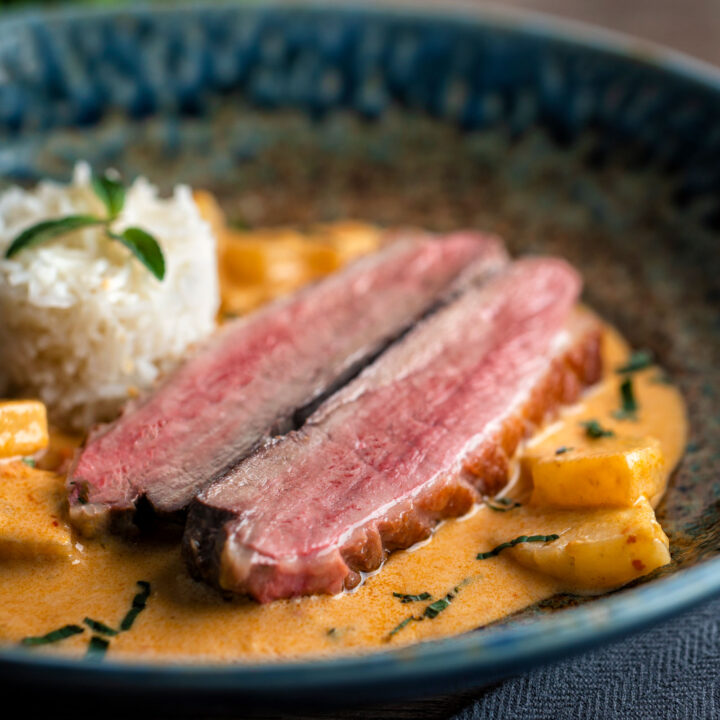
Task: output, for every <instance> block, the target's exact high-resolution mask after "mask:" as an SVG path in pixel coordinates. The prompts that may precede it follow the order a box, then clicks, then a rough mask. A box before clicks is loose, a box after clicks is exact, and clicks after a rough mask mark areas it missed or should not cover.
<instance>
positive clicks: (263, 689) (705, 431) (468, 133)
mask: <svg viewBox="0 0 720 720" xmlns="http://www.w3.org/2000/svg"><path fill="white" fill-rule="evenodd" d="M78 159H89V160H90V161H91V162H92V163H94V164H95V165H96V166H98V167H100V168H104V167H106V166H108V165H112V166H115V167H118V168H119V169H121V170H122V171H123V172H124V173H126V174H127V175H129V176H131V175H134V174H136V173H144V174H147V175H148V176H150V177H152V178H153V179H156V180H158V181H159V182H160V183H161V184H164V185H165V186H169V185H170V184H172V183H173V182H175V181H177V180H183V181H186V182H189V183H190V184H192V185H195V186H202V187H207V188H209V189H211V190H213V191H215V192H216V193H218V195H219V197H220V198H221V199H222V201H223V203H224V205H225V208H226V210H227V211H228V213H229V215H230V217H231V218H234V219H235V220H238V221H243V222H245V223H249V224H277V223H285V222H299V223H305V222H310V221H315V220H323V219H332V218H340V217H347V216H353V217H360V218H366V219H368V220H371V221H375V222H378V223H382V224H389V225H390V224H391V225H395V224H415V225H423V226H428V227H432V228H438V229H443V228H452V227H457V226H474V227H478V228H484V229H488V230H493V231H496V232H498V233H500V234H501V235H503V236H504V237H505V238H506V239H507V241H508V243H509V244H510V247H511V249H512V250H513V251H514V252H527V251H543V252H552V253H559V254H562V255H564V256H566V257H568V258H569V259H570V260H571V261H572V262H573V263H575V264H577V265H578V266H579V267H581V268H582V270H583V271H584V273H585V277H586V280H587V289H586V299H587V301H588V302H589V303H591V304H592V305H593V306H594V307H596V308H597V309H598V310H599V311H601V312H602V313H603V314H604V315H605V316H606V317H607V318H608V319H610V320H611V321H613V322H615V323H616V324H617V325H618V326H619V327H620V328H621V330H622V331H624V332H625V334H626V335H627V336H628V337H629V338H630V339H631V340H632V341H633V343H634V344H635V345H636V346H647V347H650V348H652V349H653V350H654V351H655V352H656V353H657V355H658V356H659V358H660V359H661V361H662V362H663V364H664V366H665V367H666V368H667V370H668V372H669V373H670V374H671V375H672V377H673V378H674V379H676V380H677V382H678V383H679V384H680V385H681V387H682V389H683V391H684V393H685V396H686V397H687V400H688V403H689V406H690V414H691V425H692V436H691V442H690V444H689V446H688V448H687V454H686V456H685V459H684V460H683V462H682V465H681V467H680V468H679V470H678V472H677V473H676V475H675V478H674V481H673V483H672V487H671V489H670V491H669V492H668V495H667V498H666V499H665V501H664V503H663V505H662V507H661V508H660V516H661V520H662V524H663V526H664V527H665V529H666V530H667V533H668V535H669V536H670V539H671V544H672V555H673V564H672V566H671V567H669V568H667V569H664V570H663V571H662V572H660V573H657V574H656V575H654V576H653V577H651V578H647V579H645V580H644V581H643V582H641V583H637V584H635V585H634V586H633V587H630V588H626V589H623V590H621V591H619V592H616V593H613V594H611V595H609V596H606V597H603V598H600V599H593V600H579V599H577V598H556V599H553V601H551V602H545V603H542V604H541V605H540V606H537V607H534V608H531V609H529V610H527V611H525V612H524V613H522V614H521V616H519V617H517V616H516V617H514V618H511V619H510V620H509V621H505V622H503V623H499V624H497V625H493V626H491V627H488V628H483V629H481V630H479V631H477V632H474V633H469V634H466V635H464V636H461V637H457V638H452V639H448V640H444V641H439V642H430V643H425V644H421V645H418V646H414V647H410V648H406V649H402V650H398V651H394V652H385V653H378V654H374V655H369V656H359V657H347V658H341V659H334V660H332V661H316V662H300V663H283V664H274V665H261V666H247V665H238V666H222V667H203V668H194V667H191V666H188V665H181V666H172V667H167V666H161V667H156V666H148V665H142V664H134V665H126V664H119V663H115V662H113V661H112V660H108V661H106V662H105V663H103V664H102V665H97V664H88V663H86V662H81V661H68V660H62V659H47V658H44V657H42V656H37V655H30V654H28V653H23V652H20V651H18V650H14V649H5V650H2V651H0V669H1V670H2V673H3V676H4V678H6V679H10V678H11V679H12V682H13V683H15V684H17V685H18V686H22V685H30V684H32V685H34V686H36V687H37V686H39V685H42V686H45V687H48V688H50V687H54V688H61V687H64V688H66V689H68V688H70V689H72V688H78V687H79V686H80V685H81V686H82V688H83V690H84V692H92V691H98V692H103V693H105V694H106V695H107V694H108V693H111V694H115V695H116V696H117V695H119V694H121V693H122V695H123V696H124V697H131V696H132V695H133V693H136V694H143V695H145V696H148V695H155V696H161V697H169V696H170V695H171V694H172V696H173V697H174V698H175V699H176V700H177V699H178V698H184V697H189V696H192V697H193V698H195V699H198V698H218V697H228V696H234V697H236V698H241V699H242V700H243V702H244V703H245V705H243V707H247V704H248V703H255V704H257V703H259V704H263V703H274V702H277V701H278V700H279V699H282V700H283V701H284V702H285V703H293V702H295V701H297V700H299V699H303V698H313V699H314V700H316V701H317V700H318V699H322V700H323V701H324V702H330V703H347V702H350V701H355V700H356V699H357V698H358V697H363V696H364V697H366V698H367V697H372V698H373V699H381V698H384V699H387V698H391V697H408V696H414V695H423V694H430V693H432V692H436V691H441V690H449V689H452V688H457V687H461V686H464V685H470V684H482V683H486V682H488V681H490V680H492V679H496V678H498V677H501V676H503V675H507V674H509V673H511V672H515V671H518V670H521V669H525V668H527V667H529V666H531V665H532V664H534V663H537V662H540V661H544V660H547V659H551V658H557V657H560V656H562V655H566V654H568V653H571V652H575V651H578V650H580V649H582V648H587V647H590V646H593V645H596V644H598V643H600V642H604V641H607V640H609V639H611V638H614V637H618V636H621V635H625V634H627V633H629V632H631V631H635V630H638V629H640V628H642V627H645V626H647V625H648V624H650V623H653V622H657V621H659V620H661V619H663V618H665V617H668V616H669V615H671V614H673V613H677V612H680V611H682V610H683V609H686V608H687V607H689V606H691V605H692V604H694V603H698V602H701V601H702V600H704V599H707V598H709V597H710V596H712V595H714V594H716V593H719V592H720V559H718V558H717V554H718V550H719V549H720V516H719V511H720V482H719V480H720V475H719V473H718V470H719V468H720V404H719V403H718V395H719V393H720V382H719V380H720V342H719V340H720V312H719V301H720V280H719V278H720V252H719V251H718V242H719V240H720V75H718V74H717V73H716V72H714V71H712V70H711V69H708V68H705V67H703V66H701V65H700V64H699V63H693V62H692V61H689V60H687V59H684V58H682V57H679V56H677V55H675V54H672V53H669V52H667V51H661V50H658V49H656V48H649V47H648V46H645V45H642V46H640V45H638V44H636V43H634V42H631V41H628V40H624V39H622V38H618V37H615V36H610V35H607V34H605V33H599V32H597V31H592V30H588V29H583V28H581V27H575V26H573V27H571V28H568V27H566V26H560V25H556V24H548V23H547V22H545V21H542V20H540V19H538V18H532V17H528V16H525V15H520V16H508V17H504V16H498V15H496V14H492V15H488V14H483V13H479V12H477V11H472V10H467V9H465V10H463V9H459V8H453V9H450V8H447V7H445V9H443V10H442V12H438V11H433V10H419V9H413V10H408V9H389V8H377V7H376V8H374V9H353V8H349V7H345V8H342V9H337V8H334V9H330V8H329V7H322V6H320V7H318V6H315V5H313V6H302V5H298V4H297V3H293V4H292V5H291V6H289V7H282V6H275V5H273V6H267V5H263V6H262V7H261V6H259V5H253V4H243V5H221V4H214V3H202V6H201V7H200V6H199V7H198V8H197V9H193V8H183V7H168V6H165V5H163V6H162V7H161V8H159V9H157V8H156V9H150V8H148V9H142V8H134V9H132V10H122V9H118V10H112V9H111V10H103V11H100V12H98V11H90V10H82V9H77V10H69V11H68V10H63V11H60V12H38V13H22V14H19V15H12V14H6V15H5V16H3V18H2V19H1V20H0V185H1V186H7V185H9V184H12V183H18V182H19V183H30V182H34V181H36V180H37V179H39V178H42V177H47V176H52V177H59V178H66V177H67V176H68V175H69V172H70V169H71V167H72V165H73V163H74V162H75V161H76V160H78ZM570 605H572V606H573V607H568V606H570Z"/></svg>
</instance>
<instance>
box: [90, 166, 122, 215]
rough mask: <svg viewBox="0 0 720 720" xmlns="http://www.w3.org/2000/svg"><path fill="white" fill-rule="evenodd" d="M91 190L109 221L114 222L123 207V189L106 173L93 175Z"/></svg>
mask: <svg viewBox="0 0 720 720" xmlns="http://www.w3.org/2000/svg"><path fill="white" fill-rule="evenodd" d="M91 184H92V189H93V190H94V191H95V194H96V195H97V196H98V197H99V198H100V200H101V201H102V203H103V205H105V207H106V208H107V211H108V216H109V218H110V220H114V219H115V218H116V217H117V216H118V215H119V214H120V211H121V210H122V209H123V206H124V205H125V188H124V187H123V185H122V183H121V182H119V181H118V180H113V178H111V177H109V176H108V175H107V174H106V173H103V174H102V175H95V174H93V176H92V180H91Z"/></svg>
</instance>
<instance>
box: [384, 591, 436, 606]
mask: <svg viewBox="0 0 720 720" xmlns="http://www.w3.org/2000/svg"><path fill="white" fill-rule="evenodd" d="M393 597H396V598H399V599H400V602H401V603H403V605H404V604H405V603H411V602H421V601H422V600H432V595H431V594H430V593H429V592H422V593H419V594H418V595H410V594H408V593H399V592H394V593H393Z"/></svg>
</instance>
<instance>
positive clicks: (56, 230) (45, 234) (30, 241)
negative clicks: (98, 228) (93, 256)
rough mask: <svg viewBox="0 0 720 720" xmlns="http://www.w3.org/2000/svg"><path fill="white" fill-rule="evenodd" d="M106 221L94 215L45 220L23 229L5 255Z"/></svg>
mask: <svg viewBox="0 0 720 720" xmlns="http://www.w3.org/2000/svg"><path fill="white" fill-rule="evenodd" d="M104 222H105V221H104V220H101V219H100V218H97V217H95V216H94V215H68V216H67V217H64V218H57V219H55V220H44V221H43V222H39V223H38V224H37V225H32V226H31V227H29V228H27V229H26V230H23V231H22V232H21V233H20V234H19V235H18V236H17V237H16V238H15V239H14V240H13V241H12V242H11V243H10V247H9V248H8V249H7V250H6V251H5V257H6V258H10V257H12V256H13V255H15V254H16V253H19V252H20V251H21V250H23V249H24V248H27V247H31V246H33V245H39V244H40V243H44V242H47V241H48V240H52V239H53V238H56V237H58V235H64V234H65V233H69V232H72V231H73V230H79V229H80V228H84V227H90V226H91V225H102V224H103V223H104Z"/></svg>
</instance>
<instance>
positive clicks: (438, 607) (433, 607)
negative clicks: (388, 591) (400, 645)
mask: <svg viewBox="0 0 720 720" xmlns="http://www.w3.org/2000/svg"><path fill="white" fill-rule="evenodd" d="M471 581H472V578H465V579H464V580H463V581H462V582H461V583H458V584H457V585H456V586H455V587H454V588H453V589H452V590H451V591H450V592H449V593H447V594H446V595H445V596H444V597H441V598H440V599H439V600H434V601H433V602H431V603H430V604H429V605H427V606H426V607H425V609H424V610H423V612H422V614H421V615H408V617H406V618H405V619H404V620H402V621H401V622H399V623H398V624H397V625H396V626H395V627H394V628H393V629H392V630H391V631H390V632H389V633H388V634H387V635H386V637H385V639H386V640H388V641H389V640H390V639H391V638H392V637H393V635H396V634H397V633H399V632H400V631H401V630H402V629H403V628H404V627H406V626H407V625H409V624H410V623H411V622H422V621H423V620H425V618H427V619H428V620H434V619H435V618H436V617H437V616H438V615H439V614H440V613H441V612H442V611H443V610H445V609H447V608H448V607H449V606H450V603H451V602H452V601H453V600H454V599H455V598H456V597H457V594H458V593H459V592H460V588H462V587H464V586H465V585H467V584H468V583H469V582H471ZM393 595H394V596H395V597H400V598H405V597H409V598H413V600H401V602H403V603H404V602H415V599H417V600H430V599H431V598H432V595H430V593H427V592H424V593H420V594H419V595H404V594H403V593H393Z"/></svg>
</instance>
